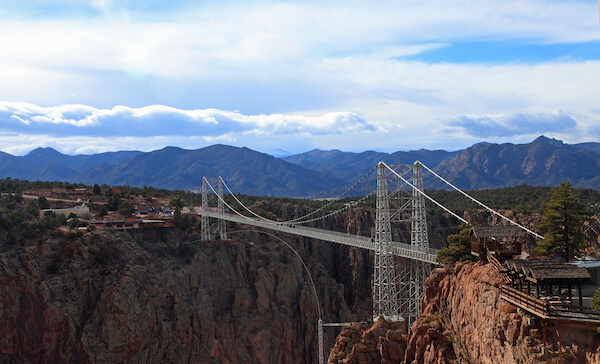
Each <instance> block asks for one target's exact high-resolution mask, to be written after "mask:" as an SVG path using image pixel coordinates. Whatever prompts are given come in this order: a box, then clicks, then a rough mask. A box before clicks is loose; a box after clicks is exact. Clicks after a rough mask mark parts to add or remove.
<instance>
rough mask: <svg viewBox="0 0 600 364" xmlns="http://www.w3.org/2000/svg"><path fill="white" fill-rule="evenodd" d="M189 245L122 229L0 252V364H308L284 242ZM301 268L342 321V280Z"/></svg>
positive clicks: (309, 295) (308, 307) (311, 306)
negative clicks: (192, 251) (114, 234)
mask: <svg viewBox="0 0 600 364" xmlns="http://www.w3.org/2000/svg"><path fill="white" fill-rule="evenodd" d="M163 238H164V239H163V240H169V239H171V238H172V237H168V236H165V237H163ZM195 246H196V248H195V250H196V251H197V252H196V254H195V257H193V258H192V259H189V257H190V255H189V254H187V253H186V252H189V250H188V249H191V248H190V247H186V248H182V247H185V245H181V246H180V247H179V248H177V247H176V245H175V244H174V243H173V242H168V243H165V242H161V239H160V238H157V239H155V240H153V241H148V240H145V241H144V240H140V239H133V238H131V237H129V236H127V235H120V236H119V237H112V238H106V237H103V236H101V235H98V234H96V235H93V234H88V235H87V236H86V237H84V238H77V239H74V240H71V241H65V240H64V239H59V238H57V239H54V240H48V241H40V242H38V243H36V244H35V245H29V246H25V247H21V246H15V247H10V248H7V247H2V249H3V250H2V251H1V252H0V362H2V363H46V362H50V363H54V362H78V363H86V362H98V363H100V362H102V363H107V362H111V363H114V362H128V363H147V362H163V363H239V362H256V363H300V362H315V361H316V354H317V341H316V323H317V318H318V317H317V307H316V303H315V298H314V295H313V291H312V288H311V286H310V284H309V281H308V277H307V275H306V273H305V271H304V268H303V267H302V265H301V263H300V262H299V260H298V259H297V258H296V257H295V256H294V255H293V254H292V253H291V251H289V249H287V248H285V247H282V246H281V244H274V243H270V242H258V240H257V242H256V244H250V242H241V241H237V242H236V241H225V242H214V241H213V242H201V243H197V244H196V245H195ZM165 252H166V254H165ZM184 257H185V259H184ZM308 265H309V267H310V268H311V272H312V274H313V277H314V278H315V280H316V281H317V285H318V290H319V296H320V298H321V307H322V310H323V312H324V315H325V317H324V318H325V319H326V320H329V321H337V322H339V321H345V320H348V319H349V318H350V312H349V310H348V307H347V306H346V304H345V301H344V297H343V287H341V286H340V285H339V284H337V283H335V281H333V280H332V279H331V278H329V277H328V276H327V275H326V274H325V272H324V269H323V268H322V266H320V265H319V264H318V263H315V262H314V261H311V260H309V261H308ZM330 340H333V338H330Z"/></svg>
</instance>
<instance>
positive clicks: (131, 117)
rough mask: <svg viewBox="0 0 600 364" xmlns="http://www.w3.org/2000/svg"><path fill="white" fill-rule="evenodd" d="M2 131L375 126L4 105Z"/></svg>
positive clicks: (330, 118)
mask: <svg viewBox="0 0 600 364" xmlns="http://www.w3.org/2000/svg"><path fill="white" fill-rule="evenodd" d="M0 122H1V123H0V133H21V134H29V135H48V136H53V137H61V138H63V137H71V136H84V137H96V138H115V137H124V136H129V137H157V136H191V135H193V136H200V137H209V138H219V137H221V136H224V135H228V134H232V133H233V134H246V135H279V134H308V135H325V134H340V133H343V132H348V131H351V132H369V131H374V130H375V127H374V126H373V125H372V124H370V123H368V122H367V121H365V120H363V119H362V118H361V117H360V116H359V115H357V114H355V113H351V112H336V113H326V114H323V115H317V116H303V115H284V114H271V115H244V114H241V113H239V112H232V111H222V110H217V109H204V110H202V109H197V110H181V109H176V108H173V107H167V106H163V105H152V106H147V107H142V108H130V107H126V106H117V107H114V108H112V109H96V108H93V107H90V106H85V105H62V106H55V107H40V106H37V105H33V104H27V103H16V102H0Z"/></svg>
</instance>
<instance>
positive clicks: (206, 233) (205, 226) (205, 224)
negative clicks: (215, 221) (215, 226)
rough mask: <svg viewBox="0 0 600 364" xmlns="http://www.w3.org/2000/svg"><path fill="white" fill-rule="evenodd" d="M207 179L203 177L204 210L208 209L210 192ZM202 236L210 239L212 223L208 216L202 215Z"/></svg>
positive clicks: (204, 238) (203, 238)
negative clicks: (208, 192) (207, 187)
mask: <svg viewBox="0 0 600 364" xmlns="http://www.w3.org/2000/svg"><path fill="white" fill-rule="evenodd" d="M207 182H208V181H207V180H206V178H205V177H202V211H208V194H207V190H206V185H207ZM201 224H202V225H201V229H200V230H201V231H200V236H201V238H202V240H210V223H209V221H208V216H202V223H201Z"/></svg>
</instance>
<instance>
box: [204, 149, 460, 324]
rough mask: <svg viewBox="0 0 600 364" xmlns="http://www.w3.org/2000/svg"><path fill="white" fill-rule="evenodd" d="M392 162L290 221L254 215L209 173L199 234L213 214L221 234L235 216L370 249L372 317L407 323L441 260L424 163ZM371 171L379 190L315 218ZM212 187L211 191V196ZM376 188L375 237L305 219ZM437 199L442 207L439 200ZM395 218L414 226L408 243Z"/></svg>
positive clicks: (207, 236)
mask: <svg viewBox="0 0 600 364" xmlns="http://www.w3.org/2000/svg"><path fill="white" fill-rule="evenodd" d="M393 167H394V168H392V167H390V166H388V165H387V164H385V163H384V162H380V163H379V164H378V165H377V166H376V167H374V168H373V169H371V171H369V173H367V174H366V175H365V176H364V177H363V178H361V179H360V180H359V181H358V182H357V183H355V184H354V185H353V186H352V187H350V188H349V189H348V190H346V191H345V192H344V193H343V194H342V195H340V196H338V197H337V198H336V199H334V200H332V201H330V202H329V203H328V204H326V205H325V206H323V207H321V208H320V209H318V210H316V211H313V212H311V213H309V214H307V215H305V216H302V217H298V218H295V219H293V220H289V221H275V220H270V219H267V218H264V217H262V216H260V215H258V214H256V213H255V212H253V211H252V210H250V209H249V208H247V207H246V206H244V205H243V204H242V203H241V201H239V200H238V199H237V197H236V196H235V195H234V194H233V193H232V192H231V190H230V189H229V187H227V185H226V184H225V182H224V181H223V179H222V178H221V177H219V178H218V179H217V180H216V184H217V189H216V190H215V188H214V184H215V181H214V180H212V181H209V180H208V179H207V178H203V179H202V208H201V210H200V211H199V212H198V214H199V215H201V216H202V225H201V226H202V229H201V234H202V235H201V236H202V238H203V239H205V240H208V239H210V231H209V218H215V219H217V220H218V229H217V230H218V233H219V236H220V238H221V239H226V237H227V234H226V231H225V221H232V222H238V223H243V224H246V225H252V226H257V227H262V228H265V229H270V230H274V231H279V232H284V233H288V234H292V235H299V236H305V237H310V238H315V239H319V240H324V241H331V242H334V243H338V244H344V245H350V246H355V247H359V248H363V249H369V250H372V251H374V272H373V291H372V292H373V318H374V320H376V319H378V318H379V317H380V316H383V317H384V318H385V319H387V320H393V321H405V322H406V324H407V327H410V325H412V323H413V322H414V321H415V320H416V318H417V316H418V314H419V309H420V307H419V306H420V301H421V296H422V294H423V290H424V285H425V279H426V278H427V277H428V276H429V274H430V273H431V269H432V266H433V265H435V264H437V263H436V261H435V258H436V255H437V250H436V249H432V248H430V247H429V236H428V233H427V217H426V214H425V198H426V197H427V198H428V199H430V200H431V198H429V197H428V196H427V195H425V193H424V192H423V176H422V167H423V165H422V164H421V163H420V162H418V161H417V162H415V163H414V164H412V165H401V166H393ZM425 168H427V167H425ZM373 172H376V176H377V188H376V190H375V191H373V192H372V193H370V194H368V195H366V196H364V197H363V198H361V199H360V200H359V201H355V202H353V203H352V204H350V205H349V206H346V207H344V208H342V209H340V210H338V211H334V212H328V213H325V214H324V215H323V216H320V217H315V216H316V214H317V213H319V212H323V211H324V209H325V208H327V206H329V205H330V204H332V203H334V202H336V201H337V200H339V199H341V198H343V197H344V196H346V195H347V194H348V193H349V192H350V191H351V190H353V189H354V188H356V187H357V186H358V185H359V184H360V183H361V182H364V181H365V179H366V178H367V177H368V176H369V175H370V174H371V173H373ZM211 182H212V183H211ZM223 187H225V188H227V191H228V192H229V194H230V195H231V197H232V198H233V199H234V200H235V201H237V203H239V204H240V205H241V206H242V208H244V209H245V210H246V212H248V213H250V214H251V215H252V216H251V217H249V216H246V215H243V214H242V213H240V212H238V211H236V210H235V209H233V208H232V207H231V206H230V205H229V204H228V203H227V202H226V201H225V200H224V199H223ZM209 189H210V190H211V191H212V193H211V194H210V195H209V193H208V191H209ZM374 193H376V217H375V233H374V236H373V237H364V236H360V235H349V234H346V233H340V232H335V231H328V230H324V229H318V228H314V227H308V226H304V225H305V224H307V223H311V222H315V221H319V220H321V219H324V218H326V217H329V216H331V215H334V214H336V213H340V212H342V211H345V210H347V209H348V208H349V207H350V206H351V205H353V204H356V203H358V202H361V201H364V200H365V199H367V198H368V197H369V196H371V195H373V194H374ZM209 196H210V197H214V196H216V198H217V204H216V205H217V209H216V211H215V209H214V208H209V203H210V202H211V201H209ZM431 201H433V200H431ZM433 202H434V203H436V204H437V205H438V206H440V207H442V208H444V207H443V206H441V205H440V204H439V203H437V202H435V201H433ZM213 206H214V204H213ZM225 206H227V208H228V209H229V211H228V213H226V212H225ZM444 209H445V208H444ZM445 210H446V211H448V210H447V209H445ZM459 219H460V218H459ZM461 220H462V219H461ZM393 222H401V223H404V224H406V225H408V226H410V243H404V242H398V241H394V240H393V239H392V225H391V224H392V223H393ZM397 257H399V258H400V259H398V258H397Z"/></svg>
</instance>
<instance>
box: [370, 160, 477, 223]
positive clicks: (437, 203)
mask: <svg viewBox="0 0 600 364" xmlns="http://www.w3.org/2000/svg"><path fill="white" fill-rule="evenodd" d="M379 163H382V164H383V165H384V166H385V167H386V168H387V169H389V170H390V171H391V172H392V173H393V174H395V175H396V176H397V177H398V178H400V179H401V180H402V181H404V183H406V184H407V185H409V186H410V187H411V188H412V189H413V190H415V191H417V192H419V193H420V194H421V195H423V196H424V197H426V198H427V199H428V200H429V201H431V202H433V203H434V204H436V205H437V206H438V207H440V208H442V209H443V210H444V211H446V212H447V213H449V214H451V215H452V216H454V217H456V218H457V219H459V220H460V221H461V222H463V223H465V224H468V223H469V222H468V221H467V220H465V219H463V218H462V217H460V216H458V215H457V214H455V213H454V212H452V211H450V210H449V209H447V208H446V207H445V206H443V205H442V204H440V203H439V202H437V201H436V200H434V199H433V198H431V197H429V196H428V195H427V194H426V193H425V192H423V191H421V190H420V189H418V188H417V187H415V186H414V185H413V184H412V183H410V182H409V181H408V180H407V179H405V178H404V177H402V176H401V175H399V174H398V172H396V171H394V170H393V169H392V168H390V167H389V166H388V165H387V164H385V163H384V162H379Z"/></svg>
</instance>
